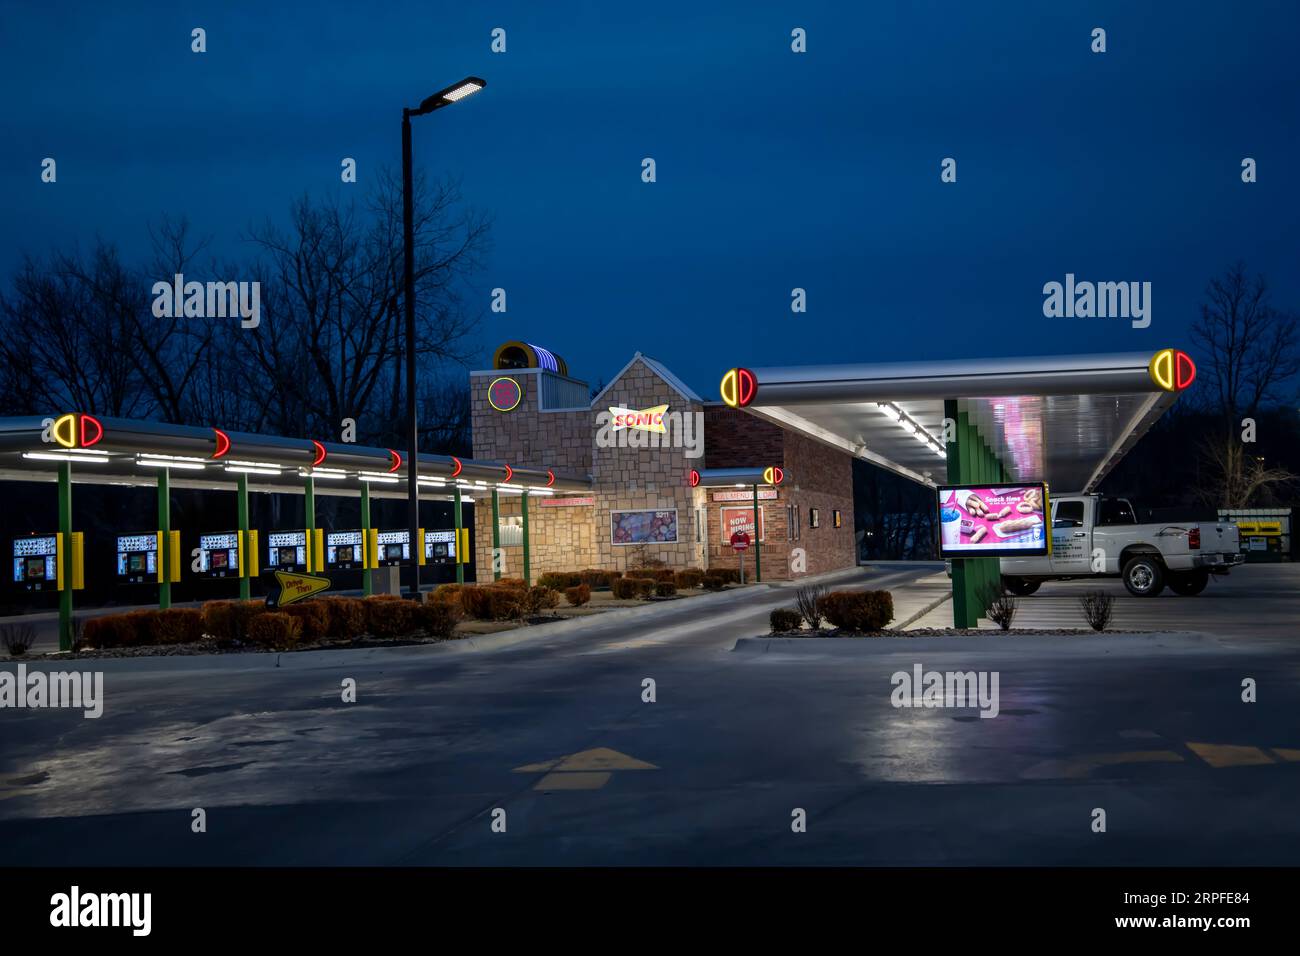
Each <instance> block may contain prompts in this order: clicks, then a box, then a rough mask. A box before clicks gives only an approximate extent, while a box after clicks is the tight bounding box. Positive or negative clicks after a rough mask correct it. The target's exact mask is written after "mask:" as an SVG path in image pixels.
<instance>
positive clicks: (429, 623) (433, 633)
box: [413, 601, 460, 641]
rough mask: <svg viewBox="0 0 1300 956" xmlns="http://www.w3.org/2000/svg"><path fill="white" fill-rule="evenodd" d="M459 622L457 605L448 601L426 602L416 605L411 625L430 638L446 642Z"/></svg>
mask: <svg viewBox="0 0 1300 956" xmlns="http://www.w3.org/2000/svg"><path fill="white" fill-rule="evenodd" d="M459 620H460V607H459V605H456V604H452V603H450V602H448V601H428V602H426V603H424V604H420V605H417V606H416V608H415V611H414V613H413V623H414V624H415V626H416V628H418V629H420V630H423V631H424V632H425V633H426V634H428V635H429V636H430V637H437V638H441V639H442V640H444V641H445V640H448V639H450V638H451V636H452V634H453V633H454V632H455V630H456V622H457V621H459Z"/></svg>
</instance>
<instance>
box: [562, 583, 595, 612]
mask: <svg viewBox="0 0 1300 956" xmlns="http://www.w3.org/2000/svg"><path fill="white" fill-rule="evenodd" d="M564 599H565V600H566V601H568V602H569V603H570V604H572V605H573V606H574V607H582V606H583V605H584V604H586V603H587V602H588V601H590V600H591V588H590V586H588V585H587V584H579V585H578V586H577V587H573V588H565V589H564Z"/></svg>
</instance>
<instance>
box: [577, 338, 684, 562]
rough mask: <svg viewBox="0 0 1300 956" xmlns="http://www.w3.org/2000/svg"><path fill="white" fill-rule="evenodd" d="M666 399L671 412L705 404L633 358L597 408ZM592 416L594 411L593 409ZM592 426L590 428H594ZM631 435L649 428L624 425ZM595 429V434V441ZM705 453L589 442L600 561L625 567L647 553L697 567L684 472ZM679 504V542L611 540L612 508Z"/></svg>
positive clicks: (641, 404)
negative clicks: (688, 397) (620, 542)
mask: <svg viewBox="0 0 1300 956" xmlns="http://www.w3.org/2000/svg"><path fill="white" fill-rule="evenodd" d="M665 404H666V405H668V411H669V413H672V412H680V413H682V415H683V416H685V415H687V414H695V413H700V412H702V411H703V405H702V404H700V403H698V402H695V403H690V402H688V401H687V400H686V399H685V398H684V397H683V396H682V395H680V394H679V393H678V392H677V391H676V389H674V388H673V387H672V386H670V385H669V384H668V383H667V382H665V381H664V380H663V379H662V378H660V377H659V375H658V374H656V373H655V372H654V371H653V370H652V369H651V368H650V367H649V366H648V365H646V364H645V363H644V362H642V361H641V360H639V359H638V360H637V361H634V362H633V363H632V365H631V366H629V367H628V369H627V371H625V372H624V373H623V374H622V375H621V376H619V377H618V378H617V379H615V380H614V381H613V382H612V383H611V384H610V387H609V388H608V390H607V391H606V392H605V394H604V395H603V396H601V398H600V408H601V409H605V408H608V407H610V406H624V407H627V408H633V409H642V408H652V407H654V406H655V405H665ZM593 418H594V412H593ZM691 427H692V428H694V432H693V436H694V438H695V441H696V442H697V447H702V442H703V438H704V436H703V429H702V428H700V427H696V423H695V421H694V420H692V426H691ZM593 432H594V429H593ZM615 434H622V435H626V436H627V437H628V440H629V443H630V442H631V441H634V440H635V441H640V440H646V439H649V440H653V439H654V438H655V437H659V438H665V437H670V436H654V435H652V434H651V433H649V432H636V431H625V432H620V433H615ZM594 441H595V435H594V434H593V443H594ZM703 460H704V459H703V458H702V457H701V458H687V457H686V449H685V448H681V447H678V448H671V447H659V448H651V447H645V448H637V447H626V448H617V447H616V448H598V447H593V448H592V475H593V477H594V479H595V489H594V490H595V495H596V508H595V511H594V518H595V526H596V527H595V531H596V534H595V540H596V547H597V549H598V551H599V554H600V562H601V563H600V565H599V566H600V567H604V568H611V569H615V570H620V571H624V570H627V569H628V568H629V567H635V565H636V562H637V561H638V560H639V559H640V558H642V557H645V558H648V559H653V560H658V561H662V562H664V563H665V564H666V565H667V566H669V567H674V568H686V567H699V566H700V563H701V560H702V558H703V554H702V553H701V550H700V548H699V546H697V545H696V543H695V537H696V529H695V500H696V494H695V489H693V488H691V487H690V484H689V483H688V481H687V475H688V474H689V472H690V470H691V468H693V467H694V468H698V467H700V465H701V464H702V462H703ZM674 508H675V509H676V510H677V543H675V544H652V545H646V546H644V547H642V546H637V545H615V544H614V543H613V541H612V537H613V533H612V528H611V525H610V521H611V519H610V515H611V513H612V512H615V511H635V510H647V511H668V510H671V509H674Z"/></svg>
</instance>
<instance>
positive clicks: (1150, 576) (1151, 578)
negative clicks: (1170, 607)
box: [1124, 554, 1165, 597]
mask: <svg viewBox="0 0 1300 956" xmlns="http://www.w3.org/2000/svg"><path fill="white" fill-rule="evenodd" d="M1124 587H1126V588H1128V593H1129V594H1131V595H1133V596H1134V597H1155V596H1156V595H1157V594H1159V593H1160V592H1161V591H1163V590H1164V589H1165V569H1164V568H1163V567H1161V565H1160V561H1159V560H1158V559H1157V558H1153V557H1151V556H1149V555H1145V554H1139V555H1138V556H1137V557H1134V558H1130V559H1129V561H1128V563H1127V564H1125V565H1124Z"/></svg>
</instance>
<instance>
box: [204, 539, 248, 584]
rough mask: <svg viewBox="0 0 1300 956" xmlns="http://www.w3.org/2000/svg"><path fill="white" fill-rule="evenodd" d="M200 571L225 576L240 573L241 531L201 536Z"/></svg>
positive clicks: (210, 574) (218, 576)
mask: <svg viewBox="0 0 1300 956" xmlns="http://www.w3.org/2000/svg"><path fill="white" fill-rule="evenodd" d="M199 573H200V574H206V575H208V576H209V577H214V578H225V577H232V576H234V575H238V574H239V533H238V532H237V531H231V532H228V533H226V534H205V535H200V536H199Z"/></svg>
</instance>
